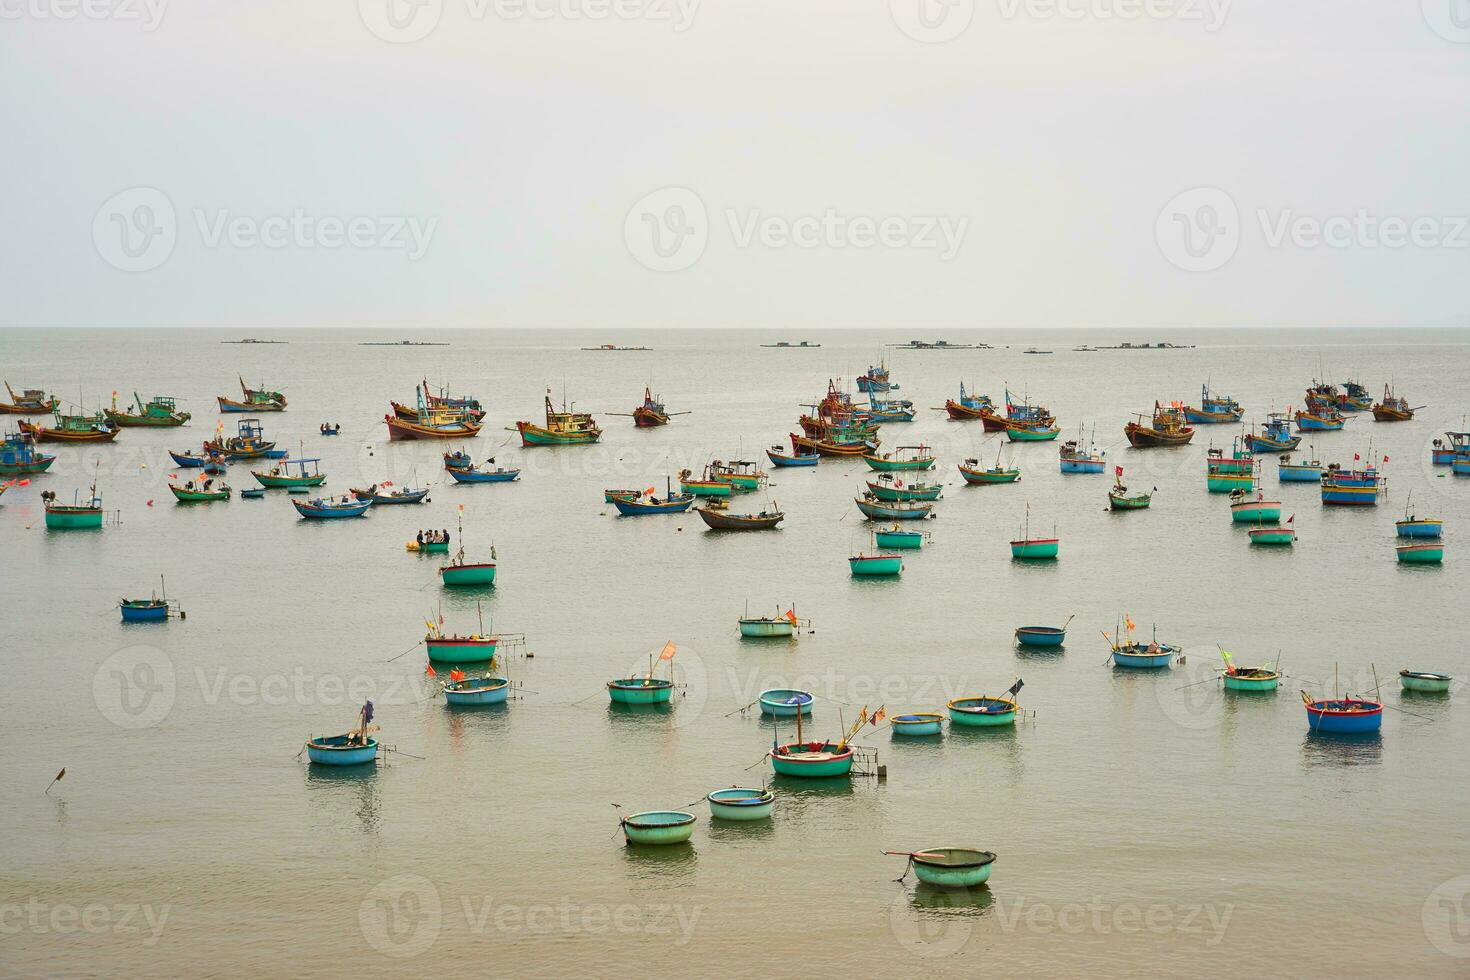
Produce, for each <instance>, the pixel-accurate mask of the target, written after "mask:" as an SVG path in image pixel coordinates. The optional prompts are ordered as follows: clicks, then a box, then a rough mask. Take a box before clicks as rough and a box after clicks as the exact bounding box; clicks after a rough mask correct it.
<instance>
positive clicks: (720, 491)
mask: <svg viewBox="0 0 1470 980" xmlns="http://www.w3.org/2000/svg"><path fill="white" fill-rule="evenodd" d="M679 490H680V492H681V493H684V494H686V495H690V496H694V497H728V496H730V495H731V494H732V493H734V492H735V487H734V486H733V485H732V484H729V483H723V482H721V481H719V480H681V481H679ZM613 502H614V503H617V501H613Z"/></svg>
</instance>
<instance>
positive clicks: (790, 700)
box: [756, 687, 812, 718]
mask: <svg viewBox="0 0 1470 980" xmlns="http://www.w3.org/2000/svg"><path fill="white" fill-rule="evenodd" d="M756 700H757V701H758V702H759V703H760V706H761V714H763V715H767V716H769V717H771V718H795V717H796V716H797V715H809V714H811V713H812V696H811V695H810V694H808V693H807V692H806V691H797V690H792V689H789V688H784V687H778V688H772V689H771V690H769V691H762V692H761V693H760V694H759V695H757V697H756Z"/></svg>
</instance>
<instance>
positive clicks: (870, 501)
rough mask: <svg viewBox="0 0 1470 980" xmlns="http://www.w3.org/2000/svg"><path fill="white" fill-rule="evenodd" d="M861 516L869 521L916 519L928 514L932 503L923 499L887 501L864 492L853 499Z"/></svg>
mask: <svg viewBox="0 0 1470 980" xmlns="http://www.w3.org/2000/svg"><path fill="white" fill-rule="evenodd" d="M853 502H854V503H856V504H857V508H858V510H860V511H862V513H863V517H865V518H867V519H868V520H870V521H917V520H923V519H924V518H926V517H928V516H929V512H930V511H932V510H933V509H934V505H933V504H932V503H930V502H928V501H923V500H905V501H888V502H884V501H881V500H879V499H878V498H877V497H875V496H873V495H872V494H865V495H864V496H861V497H856V498H854V500H853Z"/></svg>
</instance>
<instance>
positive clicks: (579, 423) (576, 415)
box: [516, 393, 602, 446]
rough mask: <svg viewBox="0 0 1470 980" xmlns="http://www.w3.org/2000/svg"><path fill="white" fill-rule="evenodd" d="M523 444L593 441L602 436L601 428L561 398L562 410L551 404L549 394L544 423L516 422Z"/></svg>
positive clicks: (571, 444)
mask: <svg viewBox="0 0 1470 980" xmlns="http://www.w3.org/2000/svg"><path fill="white" fill-rule="evenodd" d="M516 429H517V430H519V432H520V434H521V445H523V446H580V445H587V444H589V443H594V442H596V441H597V440H599V439H601V438H602V430H601V429H600V428H598V427H597V422H596V420H594V419H593V418H592V416H591V415H589V414H587V413H586V412H573V411H569V410H568V406H567V404H566V402H565V400H563V402H562V411H560V412H558V411H556V410H555V409H554V408H553V407H552V404H551V395H550V394H549V393H548V394H547V395H546V424H545V425H544V426H540V425H535V424H533V423H531V422H525V421H521V422H517V423H516Z"/></svg>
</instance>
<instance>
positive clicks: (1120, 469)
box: [1113, 466, 1123, 476]
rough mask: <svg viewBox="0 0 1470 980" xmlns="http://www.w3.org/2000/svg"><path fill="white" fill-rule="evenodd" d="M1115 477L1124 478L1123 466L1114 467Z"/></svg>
mask: <svg viewBox="0 0 1470 980" xmlns="http://www.w3.org/2000/svg"><path fill="white" fill-rule="evenodd" d="M1113 475H1114V476H1122V475H1123V467H1121V466H1114V467H1113Z"/></svg>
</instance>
